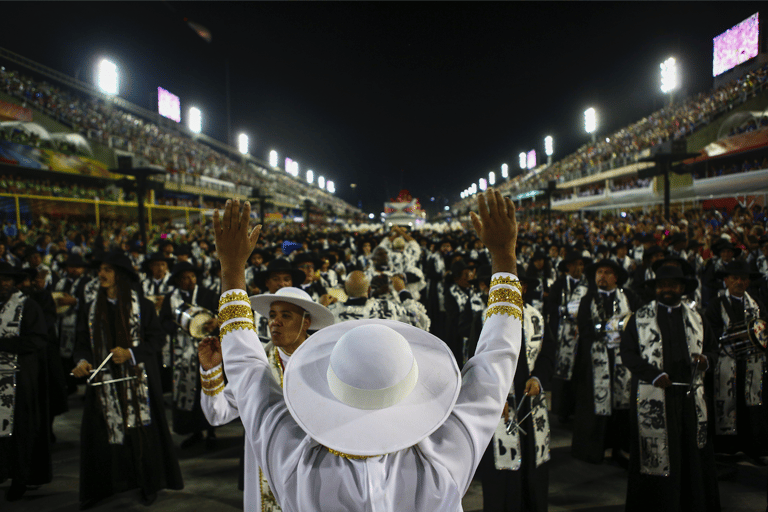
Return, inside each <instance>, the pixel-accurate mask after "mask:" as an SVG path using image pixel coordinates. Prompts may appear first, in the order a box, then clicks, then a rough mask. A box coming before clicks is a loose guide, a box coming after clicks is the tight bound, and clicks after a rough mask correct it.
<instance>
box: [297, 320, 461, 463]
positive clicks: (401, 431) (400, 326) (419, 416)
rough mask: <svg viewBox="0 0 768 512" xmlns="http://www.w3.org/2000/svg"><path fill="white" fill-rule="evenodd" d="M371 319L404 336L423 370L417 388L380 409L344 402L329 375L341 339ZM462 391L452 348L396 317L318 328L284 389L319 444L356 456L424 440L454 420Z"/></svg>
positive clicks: (299, 352) (304, 346)
mask: <svg viewBox="0 0 768 512" xmlns="http://www.w3.org/2000/svg"><path fill="white" fill-rule="evenodd" d="M371 323H375V324H382V325H386V326H387V327H390V328H392V329H394V330H395V331H397V332H398V333H400V334H401V335H402V336H404V337H405V339H406V340H408V343H409V345H410V347H411V350H412V352H413V355H414V357H415V358H416V363H417V364H418V368H419V377H418V381H417V383H416V386H415V387H414V389H413V391H411V393H410V394H409V395H408V396H406V397H405V398H404V399H403V400H402V401H400V402H399V403H397V404H395V405H393V406H391V407H387V408H384V409H378V410H364V409H357V408H355V407H352V406H349V405H346V404H344V403H342V402H340V401H339V400H338V399H337V398H336V397H335V396H334V394H333V393H332V392H331V389H330V387H329V386H328V381H327V377H326V374H327V370H328V365H329V364H330V357H331V352H332V351H333V347H334V346H335V345H336V342H337V341H338V340H339V338H341V336H342V335H344V334H345V333H346V332H347V331H349V330H351V329H354V328H355V327H359V326H360V325H366V324H371ZM460 390H461V374H460V372H459V367H458V365H457V364H456V360H455V359H454V357H453V355H452V353H451V351H450V349H449V348H448V346H447V345H446V344H445V343H443V342H442V341H441V340H440V339H439V338H437V337H436V336H434V335H433V334H430V333H428V332H427V331H423V330H421V329H418V328H416V327H413V326H411V325H408V324H404V323H402V322H397V321H394V320H352V321H348V322H341V323H339V324H336V325H332V326H330V327H327V328H325V329H322V330H321V331H318V332H316V333H315V334H313V335H312V336H311V337H310V338H309V339H308V340H307V341H306V342H305V343H302V345H301V346H300V347H299V348H298V349H297V350H296V352H294V353H293V355H292V356H291V359H290V361H289V362H288V366H287V367H286V370H285V377H284V387H283V393H284V396H285V402H286V405H287V406H288V410H289V411H290V413H291V415H292V416H293V418H294V419H295V420H296V422H297V423H298V424H299V426H300V427H301V428H302V430H304V432H306V433H307V434H308V435H309V436H310V437H311V438H312V439H314V440H315V441H317V442H318V443H320V444H322V445H324V446H326V447H328V448H331V449H333V450H337V451H340V452H342V453H347V454H351V455H382V454H385V453H393V452H396V451H399V450H403V449H405V448H409V447H411V446H413V445H415V444H417V443H419V442H420V441H422V440H424V439H425V438H426V437H427V436H429V435H430V434H432V433H433V432H434V431H435V430H437V429H438V428H439V427H440V426H441V425H442V424H443V423H444V422H445V420H446V419H448V416H449V415H450V414H451V411H452V410H453V406H454V404H455V403H456V400H457V399H458V396H459V391H460Z"/></svg>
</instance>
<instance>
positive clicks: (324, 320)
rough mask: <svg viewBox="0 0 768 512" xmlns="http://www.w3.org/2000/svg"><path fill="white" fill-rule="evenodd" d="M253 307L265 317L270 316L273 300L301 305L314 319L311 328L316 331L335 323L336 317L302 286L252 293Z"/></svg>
mask: <svg viewBox="0 0 768 512" xmlns="http://www.w3.org/2000/svg"><path fill="white" fill-rule="evenodd" d="M250 299H251V308H253V310H254V311H255V312H257V313H258V314H260V315H261V316H263V317H266V318H269V307H270V306H271V305H272V303H273V302H288V303H289V304H294V305H296V306H299V307H300V308H301V309H304V310H306V312H307V313H309V316H310V318H311V320H312V324H311V325H310V326H309V329H310V330H312V331H314V330H318V329H322V328H323V327H327V326H329V325H333V323H334V322H335V321H336V319H335V318H334V316H333V313H331V311H330V310H329V309H328V308H326V307H325V306H322V305H320V304H318V303H317V302H315V301H313V300H312V297H310V296H309V294H308V293H307V292H305V291H304V290H302V289H301V288H294V287H292V286H287V287H285V288H280V289H279V290H277V291H276V292H275V293H264V294H262V295H252V296H251V297H250Z"/></svg>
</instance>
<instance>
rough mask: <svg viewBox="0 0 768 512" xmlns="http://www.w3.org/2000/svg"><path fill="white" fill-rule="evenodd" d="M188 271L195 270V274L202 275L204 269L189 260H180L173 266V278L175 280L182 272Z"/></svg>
mask: <svg viewBox="0 0 768 512" xmlns="http://www.w3.org/2000/svg"><path fill="white" fill-rule="evenodd" d="M187 271H189V272H193V273H194V274H195V276H197V277H200V272H201V271H202V269H200V268H198V267H196V266H194V265H193V264H191V263H190V262H188V261H180V262H178V263H176V264H175V265H174V266H173V267H172V268H171V280H172V281H175V280H176V278H177V277H179V276H180V275H181V274H182V272H187Z"/></svg>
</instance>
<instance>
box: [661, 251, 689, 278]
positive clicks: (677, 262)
mask: <svg viewBox="0 0 768 512" xmlns="http://www.w3.org/2000/svg"><path fill="white" fill-rule="evenodd" d="M665 265H672V266H677V267H680V268H681V269H683V274H684V275H686V276H687V277H694V278H695V277H696V269H694V268H693V265H691V264H690V263H688V261H687V260H684V259H683V258H677V257H671V256H668V257H666V258H664V259H661V260H656V261H654V262H653V263H652V264H651V270H653V272H654V273H655V272H658V270H659V268H661V267H663V266H665Z"/></svg>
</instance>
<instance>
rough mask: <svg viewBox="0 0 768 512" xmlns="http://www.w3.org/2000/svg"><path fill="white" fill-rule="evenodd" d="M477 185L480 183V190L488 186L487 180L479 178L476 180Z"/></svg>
mask: <svg viewBox="0 0 768 512" xmlns="http://www.w3.org/2000/svg"><path fill="white" fill-rule="evenodd" d="M477 183H478V185H480V190H485V189H487V188H488V182H487V181H485V178H480V181H478V182H477Z"/></svg>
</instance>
